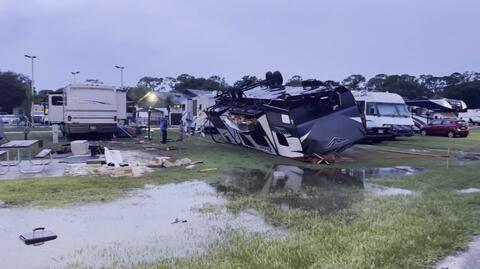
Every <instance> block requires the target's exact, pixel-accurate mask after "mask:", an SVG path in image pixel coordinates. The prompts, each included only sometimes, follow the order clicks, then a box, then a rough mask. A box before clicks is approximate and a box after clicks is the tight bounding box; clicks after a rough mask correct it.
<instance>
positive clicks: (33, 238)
mask: <svg viewBox="0 0 480 269" xmlns="http://www.w3.org/2000/svg"><path fill="white" fill-rule="evenodd" d="M19 238H20V240H22V241H23V242H24V243H25V245H37V244H42V243H44V242H47V241H51V240H55V239H57V235H56V234H55V233H54V232H52V231H46V230H45V228H44V227H39V228H35V229H33V231H32V232H31V233H26V234H21V235H20V237H19Z"/></svg>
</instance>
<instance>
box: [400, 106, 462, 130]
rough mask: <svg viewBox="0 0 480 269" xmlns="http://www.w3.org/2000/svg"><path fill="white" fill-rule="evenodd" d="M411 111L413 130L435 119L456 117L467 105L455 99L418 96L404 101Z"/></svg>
mask: <svg viewBox="0 0 480 269" xmlns="http://www.w3.org/2000/svg"><path fill="white" fill-rule="evenodd" d="M405 103H406V104H407V105H408V106H409V110H410V111H411V112H412V118H413V122H414V123H415V130H416V131H418V130H420V128H421V127H422V126H423V125H426V124H428V123H429V122H430V121H432V120H435V119H443V118H458V115H459V113H460V112H466V111H467V105H466V104H465V102H463V101H462V100H457V99H447V98H441V99H427V98H420V99H415V100H408V101H406V102H405Z"/></svg>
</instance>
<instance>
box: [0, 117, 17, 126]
mask: <svg viewBox="0 0 480 269" xmlns="http://www.w3.org/2000/svg"><path fill="white" fill-rule="evenodd" d="M0 118H2V122H3V124H8V125H17V124H18V123H19V122H20V117H18V116H17V115H13V114H8V115H0Z"/></svg>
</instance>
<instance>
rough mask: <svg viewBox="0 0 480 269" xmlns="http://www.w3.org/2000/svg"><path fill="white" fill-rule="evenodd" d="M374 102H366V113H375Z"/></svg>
mask: <svg viewBox="0 0 480 269" xmlns="http://www.w3.org/2000/svg"><path fill="white" fill-rule="evenodd" d="M376 114H377V111H376V109H375V104H367V115H376Z"/></svg>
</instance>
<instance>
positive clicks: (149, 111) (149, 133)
mask: <svg viewBox="0 0 480 269" xmlns="http://www.w3.org/2000/svg"><path fill="white" fill-rule="evenodd" d="M151 117H152V107H151V106H149V107H148V140H152V136H151V127H150V126H151V121H150V119H151Z"/></svg>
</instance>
